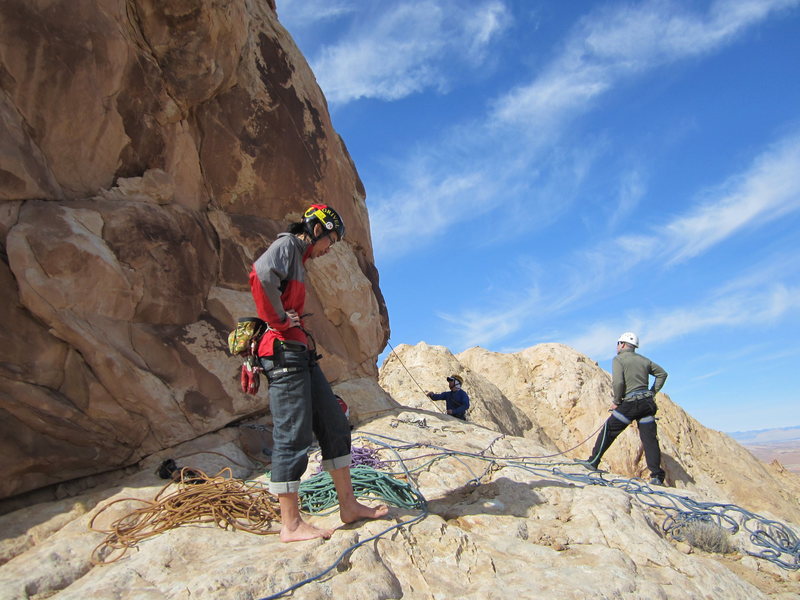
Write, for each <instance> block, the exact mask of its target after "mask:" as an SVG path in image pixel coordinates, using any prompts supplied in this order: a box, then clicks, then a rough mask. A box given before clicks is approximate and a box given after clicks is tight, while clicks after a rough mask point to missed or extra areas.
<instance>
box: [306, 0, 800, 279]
mask: <svg viewBox="0 0 800 600" xmlns="http://www.w3.org/2000/svg"><path fill="white" fill-rule="evenodd" d="M799 3H800V0H772V1H764V2H750V1H748V0H739V1H732V0H729V1H724V2H723V1H718V2H716V3H715V4H713V5H712V6H711V8H710V9H709V10H708V12H707V13H703V14H698V13H693V12H690V11H689V10H688V9H686V8H685V7H684V6H683V5H676V4H675V3H673V2H668V1H652V2H645V3H643V4H640V5H635V6H631V5H630V4H627V3H626V4H624V5H615V6H614V7H613V8H611V9H601V10H599V11H595V12H594V13H592V14H590V15H589V16H588V17H587V18H585V19H584V20H582V21H581V22H580V24H579V25H578V26H577V27H576V28H575V29H574V30H573V32H572V33H571V34H570V37H569V38H568V41H567V42H566V44H565V45H564V47H563V50H562V51H561V52H560V54H558V55H557V56H555V57H554V58H553V59H552V60H551V61H550V63H549V64H548V65H546V66H545V67H544V68H543V69H542V70H541V71H540V73H539V74H538V75H537V76H536V77H535V78H534V79H533V81H532V82H531V83H529V84H527V85H523V86H520V87H518V88H516V89H514V90H512V91H511V92H509V93H507V94H505V95H504V96H502V97H500V98H499V99H498V100H497V101H496V102H495V103H494V105H493V108H492V109H491V111H490V112H489V113H488V114H486V115H483V116H481V117H480V118H477V119H475V120H474V121H473V122H472V123H469V124H468V125H467V124H462V125H460V126H458V127H455V128H453V129H452V130H451V132H450V133H449V134H447V133H446V134H444V135H443V136H441V138H440V139H439V140H437V142H436V143H434V144H432V145H430V146H428V147H427V148H426V149H425V150H424V152H425V153H427V156H419V157H417V160H416V162H417V163H419V164H427V165H435V166H434V167H429V168H428V169H427V170H423V169H417V170H416V171H414V172H412V171H410V170H409V169H407V168H404V169H402V170H401V171H399V172H400V174H401V175H402V178H401V179H400V181H399V185H396V186H395V188H394V190H395V191H392V192H390V193H388V194H383V193H381V192H380V191H376V190H375V189H374V188H373V189H372V190H371V202H372V204H371V208H370V212H371V215H370V216H371V222H372V227H373V232H374V234H375V235H374V239H376V240H378V242H377V243H378V245H381V244H382V245H383V249H385V250H387V251H388V254H386V255H382V256H383V258H389V257H390V255H391V256H399V255H401V254H402V253H404V252H406V251H408V249H409V248H410V246H408V245H407V244H402V243H401V244H398V243H395V242H396V240H397V239H402V238H409V237H412V236H413V235H414V233H415V232H416V230H417V219H415V220H414V222H411V221H408V220H406V221H405V222H403V223H397V222H396V220H394V218H393V215H395V214H396V213H397V212H398V211H403V212H406V213H408V214H414V215H419V220H421V221H424V222H425V224H426V227H425V229H426V232H428V233H429V234H431V237H433V236H435V235H436V234H437V233H441V232H443V231H445V230H446V229H447V228H449V227H453V226H454V225H457V224H458V222H459V220H460V221H465V220H467V219H469V218H472V217H473V216H474V215H473V214H472V213H471V212H469V211H465V212H463V213H460V218H455V219H453V218H452V217H451V218H450V219H437V218H435V217H436V214H437V211H436V209H435V208H433V207H431V206H430V204H431V203H436V202H440V201H441V202H444V203H445V206H444V207H443V210H442V211H439V212H440V213H442V212H445V209H446V207H447V206H451V205H452V204H453V203H455V202H457V198H455V197H454V196H451V195H447V194H445V195H441V194H437V193H435V192H436V189H435V188H436V187H437V186H436V184H431V183H430V182H431V181H435V180H436V179H437V178H438V179H439V180H441V181H460V182H462V183H463V182H467V181H473V182H474V177H473V173H474V172H475V171H476V170H484V171H487V172H489V171H490V172H492V173H493V175H492V181H494V183H495V186H494V188H495V192H494V194H492V193H491V190H490V189H486V187H485V186H484V185H480V186H479V187H478V189H477V191H476V194H477V195H478V196H479V197H481V198H482V199H483V200H484V204H483V205H482V210H481V214H488V213H489V212H490V211H492V210H493V209H497V208H500V207H507V206H508V203H509V201H510V199H512V198H513V197H514V194H515V193H517V194H518V195H519V196H520V197H521V196H523V195H524V196H525V197H526V198H527V199H528V200H529V201H530V199H533V201H534V202H535V198H536V195H537V192H538V191H541V190H544V189H547V187H548V186H549V187H557V188H559V189H563V190H566V191H568V190H569V189H572V188H574V187H575V184H576V182H579V181H580V180H581V175H580V174H578V175H577V176H573V177H570V176H567V175H565V174H564V173H563V172H562V173H561V174H560V178H559V179H558V182H557V183H555V181H556V178H557V177H559V173H558V172H555V171H552V170H550V171H548V176H547V177H548V181H549V183H548V181H542V180H541V179H540V178H538V177H537V174H538V173H541V172H542V169H541V165H542V164H543V163H547V162H550V163H553V161H554V158H553V157H554V156H558V154H559V149H558V148H559V145H558V140H559V137H560V135H561V132H562V130H563V127H564V124H565V122H567V120H568V119H569V118H573V117H576V116H578V115H580V114H582V113H583V112H585V111H586V110H587V109H588V108H590V107H591V106H592V103H591V100H592V99H593V98H596V97H598V96H599V95H600V94H602V93H604V92H606V91H607V90H609V89H611V88H613V87H614V86H618V85H619V84H620V83H621V82H622V80H623V79H624V78H625V77H631V76H633V75H635V74H637V73H640V72H643V71H646V70H648V69H652V68H655V67H658V66H660V65H663V64H665V63H667V62H670V61H676V60H679V59H685V58H687V57H694V56H698V55H699V54H701V53H708V52H711V51H713V50H715V49H718V48H720V47H722V46H723V45H724V44H726V43H730V42H731V41H733V40H734V39H735V38H736V37H737V36H740V35H741V34H742V33H743V32H744V31H745V30H747V28H748V27H752V26H753V25H755V24H757V23H759V22H761V21H763V20H764V19H765V18H766V17H767V16H768V15H769V14H771V13H773V12H775V11H777V10H779V9H781V8H784V7H787V6H791V5H797V4H799ZM423 6H426V7H428V10H429V14H431V13H437V14H438V15H440V16H441V14H442V12H441V10H442V9H441V7H442V6H444V5H442V4H439V3H433V4H430V3H425V4H424V5H423ZM448 6H449V8H450V10H452V6H453V5H448ZM482 6H483V7H484V11H485V12H487V13H489V14H492V15H495V14H498V15H505V9H501V8H500V6H502V5H501V4H499V3H497V2H492V3H486V4H484V5H482ZM437 11H438V12H437ZM493 11H494V12H493ZM479 12H480V11H476V14H477V13H479ZM400 14H402V13H391V15H389V16H387V17H386V24H385V25H383V26H376V27H375V34H374V35H372V36H370V37H368V38H366V39H365V40H364V41H363V44H364V47H363V48H362V49H356V45H357V44H356V43H355V42H353V44H343V45H341V46H337V47H335V48H332V49H330V52H331V54H330V55H329V57H328V59H326V60H327V61H328V62H326V63H325V68H324V69H322V71H325V72H328V73H329V74H328V75H324V77H330V78H331V79H332V80H334V79H335V80H336V81H337V82H338V83H337V82H333V83H331V84H330V85H331V86H334V85H340V86H342V90H341V98H342V99H343V100H344V99H346V98H350V99H352V98H355V97H358V96H368V97H376V96H380V97H385V98H389V97H400V96H402V95H405V94H409V93H412V92H413V91H415V90H420V89H423V88H424V87H426V86H427V87H431V86H439V85H442V86H444V85H446V81H445V80H446V78H444V77H443V76H442V71H440V70H438V68H437V67H438V65H437V63H436V62H435V61H434V60H432V59H431V57H434V56H438V55H443V53H444V52H445V49H444V48H443V47H441V46H439V47H429V48H427V49H426V48H425V44H424V43H422V42H420V39H422V38H425V37H426V36H429V35H431V28H433V29H437V28H439V27H440V25H439V24H438V22H437V18H439V17H434V18H428V22H427V24H426V25H421V26H420V27H413V26H410V25H409V24H408V23H406V24H405V25H403V27H402V29H403V33H404V36H406V35H408V31H412V32H413V33H412V34H411V37H410V39H408V40H406V41H405V42H403V43H406V44H408V45H410V47H408V48H407V49H404V50H402V51H400V52H398V53H396V54H397V55H398V57H399V58H396V59H395V60H396V61H398V62H392V60H391V59H386V60H384V59H383V58H381V57H380V56H378V55H376V54H375V52H378V53H380V52H382V51H384V50H386V49H390V48H392V47H393V46H394V45H395V44H400V43H401V40H398V38H397V36H396V34H395V32H396V31H397V30H398V27H399V23H403V22H404V20H403V19H405V18H408V19H411V18H418V17H419V16H420V15H421V14H422V13H420V12H418V11H417V9H415V12H414V16H413V17H411V16H408V17H402V18H401V17H400ZM447 14H448V17H450V16H452V15H451V13H450V12H448V13H447ZM464 19H465V17H463V15H462V17H461V18H460V21H459V19H456V22H460V23H462V25H460V29H459V31H467V30H469V27H467V26H466V25H464V24H465V23H467V21H465V20H464ZM504 19H506V17H505V16H499V17H497V21H498V22H499V23H501V24H500V25H494V24H493V23H494V22H495V20H494V19H488V21H487V20H486V19H484V21H483V22H484V23H485V26H486V28H487V31H488V32H490V33H487V34H486V35H485V36H484V37H485V38H486V39H487V40H488V39H491V38H492V36H494V35H496V33H495V32H499V31H501V30H502V28H503V25H502V23H503V21H504ZM426 27H427V29H426ZM417 33H419V35H418V34H417ZM682 36H686V39H687V40H688V42H686V41H684V38H683V37H682ZM466 37H469V36H466ZM478 37H479V38H481V36H478ZM464 39H466V38H464ZM481 39H482V38H481ZM402 40H405V37H402ZM418 46H419V47H418ZM465 47H466V43H465V42H464V43H461V45H460V48H461V49H462V50H463V48H465ZM387 51H388V50H387ZM338 52H341V53H342V55H341V56H338V55H337V56H336V57H334V54H336V53H338ZM366 57H371V58H369V59H367V58H366ZM351 59H353V60H362V59H364V60H365V62H367V63H369V64H364V65H358V66H355V65H353V64H349V62H348V61H349V60H351ZM317 72H320V69H319V67H318V68H317ZM359 89H361V91H358V90H359ZM329 93H330V92H329ZM526 131H529V132H531V135H530V136H529V135H527V134H526ZM509 134H510V135H509ZM478 140H480V144H478V143H477V141H478ZM583 143H584V144H585V143H586V142H585V140H584V142H583ZM487 145H491V146H492V149H493V152H492V153H491V154H490V155H487V153H486V152H485V148H486V146H487ZM415 152H418V149H417V150H415ZM561 154H562V155H563V154H564V152H563V151H562V152H561ZM595 158H596V157H592V156H589V157H588V160H589V163H587V157H581V156H579V154H578V153H577V151H573V153H572V154H571V160H572V162H573V164H574V166H575V168H576V169H583V170H584V171H585V169H586V168H587V164H591V161H592V160H594V159H595ZM788 158H789V157H787V162H788ZM487 159H488V160H490V161H491V164H489V163H488V162H487ZM407 162H408V161H407ZM640 168H641V167H640ZM775 168H776V169H778V168H779V167H777V166H775ZM423 171H425V174H424V176H423V183H422V184H420V182H419V181H418V180H416V179H415V178H414V177H416V176H419V175H420V174H421V173H422V172H423ZM756 176H757V173H756V172H754V173H753V178H755V177H756ZM754 180H755V179H754ZM483 183H484V184H486V183H491V182H487V181H484V182H483ZM448 187H449V186H448ZM431 188H432V189H431ZM526 188H527V189H526ZM426 189H430V190H431V191H432V192H434V193H430V194H426V198H427V199H426V200H424V201H423V200H420V197H419V192H420V191H422V190H426ZM499 190H502V193H499V192H498V191H499ZM473 191H474V190H473V189H472V188H470V187H469V186H466V187H462V188H461V192H462V199H463V198H466V199H467V200H466V202H467V203H469V202H470V200H469V198H470V197H471V196H472V195H473ZM645 193H646V187H645V183H644V179H643V178H642V177H641V176H640V175H639V173H638V172H633V171H632V172H630V174H629V176H628V177H627V178H626V179H625V180H624V181H623V182H622V186H621V189H620V195H619V202H618V205H617V213H616V214H615V215H612V217H611V219H612V224H613V222H614V219H615V218H617V219H618V218H622V217H623V216H624V215H625V214H626V213H627V212H628V211H630V210H632V208H633V207H634V206H635V205H636V204H637V203H638V202H639V201H640V200H642V199H643V197H644V194H645ZM775 193H776V194H778V193H779V192H778V191H777V190H776V192H775ZM567 195H568V194H567ZM562 197H563V196H562ZM552 198H559V195H554V196H550V198H549V199H548V200H549V201H548V202H547V203H545V204H543V206H542V214H544V215H548V214H551V213H552V209H553V208H554V207H556V206H562V207H568V206H569V203H568V202H560V203H556V202H553V201H552ZM559 200H561V198H559ZM780 201H781V200H779V199H778V198H777V197H776V199H775V202H780ZM537 207H538V205H537ZM420 209H421V212H417V211H419V210H420ZM452 214H453V213H451V215H452ZM429 217H430V218H429ZM696 217H699V215H697V216H696ZM545 221H546V219H545ZM674 226H675V228H676V229H675V231H674V232H673V233H672V235H673V236H674V239H675V243H676V244H677V245H678V246H676V247H675V248H674V250H673V257H674V259H675V260H681V259H682V254H681V253H682V252H689V251H690V250H691V247H690V246H689V245H688V244H686V243H685V241H686V240H679V239H678V237H679V229H680V228H681V227H682V228H684V234H685V235H686V236H687V239H689V238H688V236H689V234H690V230H689V226H690V222H689V221H687V222H686V223H683V224H679V223H675V225H674ZM695 226H696V227H697V226H699V223H698V222H695ZM731 231H734V229H731ZM698 232H699V229H698ZM719 234H720V235H722V233H719ZM694 239H695V240H696V241H697V245H696V246H694V250H695V251H700V250H701V244H700V242H699V238H694ZM380 240H385V242H383V243H382V242H380ZM614 244H615V245H616V256H609V254H608V250H607V248H604V249H603V250H602V251H601V252H600V253H599V254H598V255H597V257H596V259H597V260H598V261H602V260H604V259H606V258H610V259H613V261H614V263H615V264H616V263H617V261H618V260H622V261H623V262H630V261H633V262H636V260H638V259H637V258H635V257H638V256H650V255H652V253H655V252H658V251H659V248H661V247H662V246H663V245H662V243H661V241H660V240H655V239H653V237H652V236H649V235H648V236H644V237H640V236H636V237H628V238H619V239H618V240H616V242H614ZM634 247H636V248H635V249H636V251H637V253H633V252H631V250H632V249H634ZM686 256H689V255H688V254H687V255H686ZM595 267H596V268H599V269H603V268H605V265H602V264H599V263H598V264H597V265H595Z"/></svg>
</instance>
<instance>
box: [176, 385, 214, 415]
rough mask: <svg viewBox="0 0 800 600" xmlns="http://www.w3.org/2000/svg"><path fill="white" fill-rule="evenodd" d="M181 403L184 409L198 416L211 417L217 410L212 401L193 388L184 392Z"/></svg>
mask: <svg viewBox="0 0 800 600" xmlns="http://www.w3.org/2000/svg"><path fill="white" fill-rule="evenodd" d="M183 405H184V406H185V407H186V410H188V411H189V412H191V413H193V414H195V415H198V416H200V417H205V418H211V417H213V416H214V414H215V413H216V412H217V411H216V409H215V407H214V405H213V403H212V402H211V401H210V400H209V399H208V398H206V397H205V396H204V395H203V394H201V393H200V392H196V391H195V390H189V391H188V392H186V394H184V396H183Z"/></svg>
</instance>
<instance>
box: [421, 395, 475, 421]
mask: <svg viewBox="0 0 800 600" xmlns="http://www.w3.org/2000/svg"><path fill="white" fill-rule="evenodd" d="M430 397H431V399H432V400H445V401H446V402H445V406H446V407H447V410H448V411H450V414H451V415H453V416H454V417H460V416H463V415H464V414H465V413H466V412H467V409H468V408H469V396H467V392H465V391H464V390H460V389H459V390H450V391H449V392H442V393H441V394H431V396H430Z"/></svg>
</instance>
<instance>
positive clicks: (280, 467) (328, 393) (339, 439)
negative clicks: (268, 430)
mask: <svg viewBox="0 0 800 600" xmlns="http://www.w3.org/2000/svg"><path fill="white" fill-rule="evenodd" d="M261 366H262V367H263V368H264V372H265V374H266V376H267V379H268V381H269V408H270V412H271V413H272V419H273V431H272V438H273V449H272V472H271V475H270V484H269V491H270V492H271V493H273V494H287V493H297V491H298V490H299V489H300V477H301V476H302V475H303V473H304V472H305V470H306V467H307V466H308V451H309V449H310V448H311V444H312V443H313V440H314V438H313V436H314V435H316V436H317V440H318V441H319V445H320V450H321V452H322V468H323V469H324V470H326V471H331V470H333V469H339V468H341V467H347V466H350V463H351V457H350V425H349V423H348V422H347V418H346V417H345V415H344V413H343V412H342V409H341V408H340V406H339V403H338V402H337V400H336V397H335V396H334V394H333V390H332V389H331V386H330V384H329V383H328V380H327V379H325V374H324V373H323V372H322V369H320V368H319V365H317V364H314V365H311V364H310V355H309V353H308V351H306V350H304V351H300V352H294V351H284V352H282V353H281V358H280V359H277V358H276V357H272V356H270V357H264V358H262V359H261ZM312 434H313V435H312Z"/></svg>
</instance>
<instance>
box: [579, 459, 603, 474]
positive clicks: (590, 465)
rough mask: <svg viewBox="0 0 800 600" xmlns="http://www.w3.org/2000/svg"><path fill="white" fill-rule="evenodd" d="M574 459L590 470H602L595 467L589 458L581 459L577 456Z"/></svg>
mask: <svg viewBox="0 0 800 600" xmlns="http://www.w3.org/2000/svg"><path fill="white" fill-rule="evenodd" d="M574 460H575V464H578V465H581V466H582V467H586V468H587V469H589V470H590V471H599V470H600V469H598V468H597V467H595V466H594V465H593V464H592V463H591V462H589V461H588V460H580V459H577V458H576V459H574Z"/></svg>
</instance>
